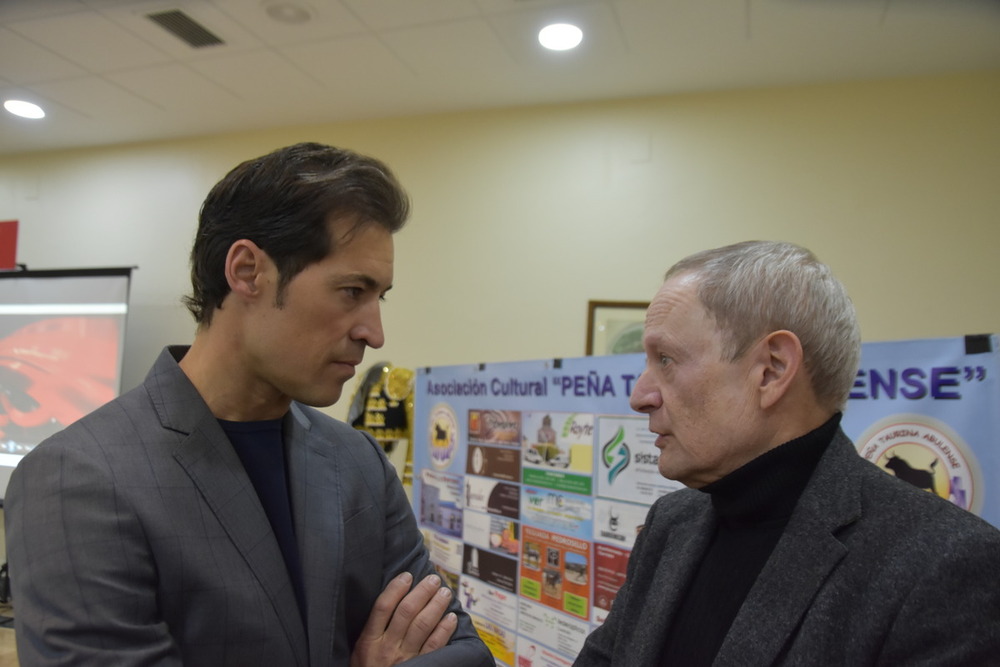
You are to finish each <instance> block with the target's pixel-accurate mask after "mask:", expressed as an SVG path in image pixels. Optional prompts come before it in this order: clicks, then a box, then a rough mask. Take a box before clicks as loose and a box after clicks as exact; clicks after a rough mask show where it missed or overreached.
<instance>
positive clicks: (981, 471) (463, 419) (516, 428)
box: [413, 335, 1000, 667]
mask: <svg viewBox="0 0 1000 667" xmlns="http://www.w3.org/2000/svg"><path fill="white" fill-rule="evenodd" d="M997 350H998V341H997V336H995V335H991V336H985V337H966V338H949V339H935V340H922V341H900V342H889V343H866V344H864V345H863V350H862V362H861V368H860V370H859V371H858V376H857V378H856V381H855V387H854V390H853V392H852V397H851V399H850V400H849V403H848V408H847V410H846V412H845V416H844V420H843V427H844V430H845V432H846V433H847V435H848V436H849V437H851V438H852V439H854V440H855V442H856V443H858V446H859V449H860V453H861V454H862V455H863V456H866V458H869V459H870V460H872V461H873V463H875V464H878V465H881V466H882V467H883V469H886V470H887V472H889V473H890V474H899V471H901V470H903V471H904V472H902V473H901V474H899V476H904V475H909V476H910V481H916V482H927V486H929V487H930V488H932V489H933V490H934V492H936V493H939V494H940V495H942V496H943V497H948V498H949V499H950V500H952V502H956V504H962V503H965V506H966V508H967V509H969V510H970V511H974V512H976V513H977V514H980V515H981V516H983V517H984V518H985V519H987V520H988V521H990V522H992V523H993V524H994V525H1000V486H998V485H1000V384H998V377H1000V356H998V353H997ZM644 363H645V359H644V356H643V355H641V354H625V355H612V356H592V357H581V358H575V359H561V360H558V359H557V360H540V361H524V362H511V363H501V364H479V365H470V366H442V367H434V368H423V369H419V370H418V371H417V377H416V381H415V383H416V388H415V400H414V430H413V433H414V454H413V457H414V487H413V503H414V511H415V514H416V516H417V519H418V522H419V524H420V527H421V530H422V531H423V532H424V536H425V540H426V542H427V544H428V546H429V549H430V551H431V557H432V560H433V561H434V562H435V565H436V566H437V568H438V571H439V572H440V573H441V574H442V576H443V577H444V579H445V580H446V581H449V582H450V583H451V584H452V585H453V587H454V588H455V590H456V591H458V593H459V599H460V601H461V602H462V604H463V605H464V607H465V609H466V610H467V611H468V612H469V614H470V615H471V617H472V620H473V622H474V624H475V626H476V628H477V630H478V631H479V633H480V635H481V636H482V637H483V639H484V641H485V642H486V643H487V645H488V646H489V647H490V649H491V651H492V652H493V655H494V657H495V658H496V659H497V661H498V664H501V665H509V666H511V667H515V666H516V667H528V666H529V665H530V666H531V667H540V666H545V667H552V666H557V665H560V666H561V665H570V664H572V662H573V659H574V658H575V656H576V654H577V653H578V652H579V650H580V649H581V648H582V646H583V641H584V639H585V638H586V636H587V635H588V634H589V632H590V631H591V630H592V629H593V628H595V627H597V626H598V625H600V624H601V623H603V621H604V619H605V618H606V616H607V613H608V611H609V610H610V608H611V604H612V603H613V601H614V597H615V595H616V594H617V591H618V589H619V588H620V586H621V584H622V582H623V581H624V578H625V568H626V565H627V562H628V556H629V554H630V553H631V549H632V548H633V546H634V543H635V536H636V534H637V532H638V528H639V527H640V526H642V524H643V522H644V520H645V516H646V512H647V510H648V507H649V505H650V504H652V503H653V502H654V501H655V500H656V499H657V498H658V497H660V496H661V495H663V494H666V493H670V492H672V491H674V490H677V489H679V488H681V485H680V484H679V483H677V482H674V481H671V480H667V479H665V478H663V477H662V476H660V474H659V471H658V469H657V457H658V452H657V451H656V449H655V447H654V446H653V437H654V436H653V435H652V434H651V433H650V432H649V431H648V427H647V419H646V417H645V416H644V415H640V414H636V413H634V412H632V410H631V409H630V408H629V405H628V397H629V394H630V392H631V390H632V387H633V385H634V383H635V381H636V379H637V378H638V376H639V374H640V373H641V371H642V369H643V366H644ZM901 461H902V462H906V463H907V464H908V465H909V467H910V468H911V469H912V470H913V471H916V472H912V473H907V472H906V471H905V470H904V468H903V467H902V464H901ZM934 461H936V463H935V462H934ZM890 465H891V466H892V467H894V468H896V472H892V471H890V470H889V467H888V466H890ZM920 472H923V473H925V474H924V475H920V474H918V473H920ZM928 477H930V478H931V481H930V482H928ZM991 485H992V486H991Z"/></svg>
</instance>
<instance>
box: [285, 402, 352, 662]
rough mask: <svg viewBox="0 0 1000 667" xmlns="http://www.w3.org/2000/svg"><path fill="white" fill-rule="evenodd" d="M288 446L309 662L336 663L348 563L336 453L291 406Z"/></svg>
mask: <svg viewBox="0 0 1000 667" xmlns="http://www.w3.org/2000/svg"><path fill="white" fill-rule="evenodd" d="M285 442H286V443H287V446H288V448H289V460H288V465H289V479H290V480H291V484H292V490H293V494H292V515H293V518H294V521H295V534H296V536H297V539H298V542H299V553H300V555H301V557H302V571H303V576H304V579H305V581H304V583H305V590H306V598H307V600H306V607H307V612H306V614H307V617H308V620H307V625H308V629H309V653H310V657H311V662H310V664H311V665H313V666H314V667H322V666H324V665H329V664H331V656H335V655H336V654H337V649H336V648H335V646H334V642H335V640H336V636H337V635H336V633H335V629H336V628H335V626H336V619H337V605H338V603H339V595H340V593H341V591H340V586H339V581H340V579H339V578H338V577H337V576H336V575H337V574H339V573H340V572H341V569H342V563H343V555H344V553H343V549H344V540H343V521H342V512H341V506H342V502H341V497H340V486H339V485H338V484H336V483H334V481H335V480H337V479H339V476H338V474H337V451H336V448H335V447H334V446H332V445H331V443H330V442H328V441H326V440H324V439H322V438H320V437H318V436H317V435H316V434H315V433H313V432H312V430H311V424H310V422H309V419H308V417H307V416H306V415H305V414H304V413H303V412H302V410H301V409H300V408H299V407H298V406H296V405H295V404H292V409H291V413H290V414H289V416H288V417H286V418H285Z"/></svg>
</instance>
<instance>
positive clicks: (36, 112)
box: [3, 100, 45, 118]
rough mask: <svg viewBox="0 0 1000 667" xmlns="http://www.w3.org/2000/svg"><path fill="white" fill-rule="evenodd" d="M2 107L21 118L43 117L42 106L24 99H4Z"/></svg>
mask: <svg viewBox="0 0 1000 667" xmlns="http://www.w3.org/2000/svg"><path fill="white" fill-rule="evenodd" d="M3 108H4V109H6V110H7V111H9V112H11V113H12V114H14V115H15V116H21V117H22V118H45V111H44V110H42V107H40V106H38V105H37V104H33V103H32V102H25V101H24V100H6V101H4V103H3Z"/></svg>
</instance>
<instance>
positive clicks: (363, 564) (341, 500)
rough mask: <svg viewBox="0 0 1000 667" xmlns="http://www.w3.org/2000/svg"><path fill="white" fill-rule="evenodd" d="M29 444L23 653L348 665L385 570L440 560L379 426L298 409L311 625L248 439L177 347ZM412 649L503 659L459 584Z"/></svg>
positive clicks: (476, 659)
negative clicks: (258, 485)
mask: <svg viewBox="0 0 1000 667" xmlns="http://www.w3.org/2000/svg"><path fill="white" fill-rule="evenodd" d="M183 352H184V348H177V349H170V350H164V352H163V353H162V354H161V355H160V357H159V359H158V360H157V361H156V364H155V365H154V366H153V368H152V370H151V371H150V373H149V375H148V376H147V378H146V380H145V382H144V383H143V384H142V385H141V386H140V387H137V388H136V389H134V390H132V391H130V392H128V393H126V394H123V395H122V396H120V397H119V398H117V399H116V400H114V401H112V402H111V403H109V404H107V405H105V406H104V407H102V408H100V409H98V410H97V411H95V412H94V413H92V414H90V415H88V416H87V417H84V418H83V419H81V420H80V421H78V422H76V423H75V424H73V425H71V426H70V427H69V428H67V429H66V430H64V431H62V432H61V433H58V434H56V435H55V436H53V437H51V438H49V439H48V440H47V441H46V442H43V443H42V444H40V445H39V446H37V447H36V448H35V449H34V451H32V452H31V453H30V454H28V455H27V456H26V457H25V458H24V459H23V460H22V462H21V464H20V465H19V466H18V468H17V470H15V472H14V474H13V476H12V477H11V481H10V485H9V486H8V489H7V495H6V499H5V500H6V507H5V511H6V523H7V548H8V562H9V564H10V576H11V584H12V595H13V599H14V605H15V625H16V639H17V648H18V656H19V659H20V662H21V665H22V666H24V667H29V666H31V665H102V666H103V665H139V664H143V665H152V664H156V665H180V664H184V665H205V666H211V667H219V666H221V665H232V666H234V667H248V666H252V665H261V666H262V667H265V666H266V667H286V666H287V667H292V666H305V665H311V666H312V667H320V666H323V667H325V666H334V665H347V664H348V661H349V657H350V650H351V647H352V645H353V643H354V641H355V639H356V638H357V636H358V634H359V633H360V631H361V628H362V626H363V625H364V623H365V621H366V620H367V618H368V615H369V612H370V610H371V608H372V604H373V603H374V600H375V598H376V597H377V596H378V594H379V593H380V592H381V591H382V589H383V587H384V586H385V585H386V583H387V582H388V581H389V580H390V579H391V578H392V577H394V576H395V575H397V574H399V573H400V572H402V571H404V570H408V571H410V572H412V573H413V575H414V577H415V578H416V580H418V581H419V580H420V579H421V578H422V577H424V576H425V575H427V574H429V573H431V572H432V571H433V566H432V565H431V563H430V562H429V560H428V556H427V552H426V550H425V549H424V545H423V541H422V538H421V534H420V531H419V529H418V528H417V525H416V522H415V520H414V517H413V513H412V511H411V510H410V506H409V504H408V502H407V500H406V496H405V494H404V492H403V488H402V486H401V485H400V483H399V481H398V479H397V476H396V473H395V470H394V469H393V467H392V465H391V464H390V463H389V462H388V461H387V460H386V458H385V456H384V454H383V453H382V449H381V447H379V446H378V444H376V443H375V441H374V440H372V439H371V438H369V437H367V436H366V435H365V434H362V433H361V432H359V431H357V430H355V429H352V428H350V427H349V426H347V425H345V424H342V423H340V422H337V421H336V420H334V419H331V418H330V417H328V416H326V415H323V414H322V413H320V412H318V411H316V410H313V409H310V408H307V407H305V406H301V405H298V404H293V406H292V409H291V411H290V412H289V414H288V415H287V416H286V417H285V420H284V434H285V442H286V446H287V448H288V466H289V467H288V475H289V480H290V488H291V493H292V498H291V500H292V514H293V520H294V523H295V530H296V536H297V539H298V543H299V551H300V553H301V556H302V566H303V570H304V579H305V590H306V598H307V605H308V618H307V619H306V625H307V626H308V639H307V633H306V629H307V628H306V627H305V626H304V625H303V622H302V618H301V614H300V613H299V609H298V606H297V604H296V598H295V593H294V590H293V587H292V584H291V581H290V578H289V575H288V571H287V569H286V567H285V563H284V560H283V558H282V554H281V550H280V548H279V546H278V542H277V540H276V539H275V537H274V534H273V533H272V531H271V527H270V524H269V522H268V520H267V517H266V515H265V514H264V510H263V508H262V507H261V504H260V502H259V500H258V498H257V494H256V492H255V490H254V487H253V485H252V484H251V482H250V480H249V478H248V477H247V475H246V473H245V472H244V470H243V466H242V464H241V463H240V460H239V458H238V456H237V455H236V453H235V451H234V450H233V448H232V446H231V445H230V444H229V441H228V439H227V438H226V436H225V435H224V433H223V431H222V429H221V427H220V426H219V424H218V422H217V421H216V419H215V417H214V416H213V415H212V413H211V412H209V410H208V406H207V405H206V404H205V402H204V401H203V400H202V399H201V397H200V396H199V394H198V392H197V391H196V390H195V388H194V386H193V385H192V384H191V383H190V382H189V381H188V379H187V377H186V376H185V375H184V373H183V372H182V371H181V370H180V368H179V367H178V365H177V363H176V361H175V360H174V358H173V356H172V354H171V353H173V354H174V355H176V356H177V358H180V355H182V354H183ZM451 607H452V611H455V612H456V613H458V615H459V626H458V629H457V630H456V632H455V634H454V636H453V637H452V641H451V644H450V645H449V646H447V647H445V648H444V649H442V650H440V651H438V652H435V653H433V654H431V655H428V656H423V657H421V658H417V659H414V660H413V661H411V662H408V663H407V664H409V665H413V666H414V667H416V666H417V665H434V666H435V667H437V666H439V665H454V666H455V667H459V666H461V667H466V666H467V665H483V666H486V665H492V664H493V660H492V658H491V657H490V654H489V651H488V649H487V648H486V646H485V645H484V644H483V643H482V642H481V641H480V639H479V637H478V636H477V635H476V632H475V630H474V629H473V627H472V624H471V622H470V620H469V618H468V616H467V615H466V614H465V613H464V612H463V611H462V610H461V607H460V606H459V605H458V602H457V600H454V599H453V600H452V605H451Z"/></svg>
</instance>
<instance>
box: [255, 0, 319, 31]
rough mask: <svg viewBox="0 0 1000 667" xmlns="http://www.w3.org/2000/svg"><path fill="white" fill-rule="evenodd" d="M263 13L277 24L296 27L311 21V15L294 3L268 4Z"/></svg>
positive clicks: (304, 8) (279, 2)
mask: <svg viewBox="0 0 1000 667" xmlns="http://www.w3.org/2000/svg"><path fill="white" fill-rule="evenodd" d="M264 11H265V12H267V15H268V16H270V17H271V19H273V20H275V21H277V22H278V23H288V24H291V25H298V24H300V23H308V22H309V20H310V19H312V13H310V11H309V10H308V9H307V8H306V7H303V6H302V5H300V4H298V3H295V2H281V1H278V2H268V3H267V4H266V5H265V7H264Z"/></svg>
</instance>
